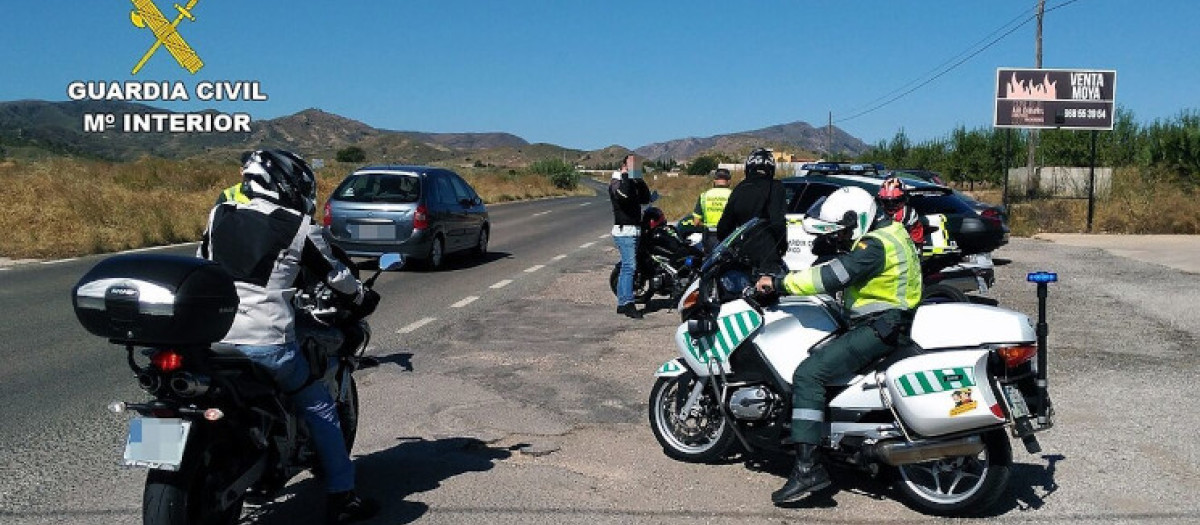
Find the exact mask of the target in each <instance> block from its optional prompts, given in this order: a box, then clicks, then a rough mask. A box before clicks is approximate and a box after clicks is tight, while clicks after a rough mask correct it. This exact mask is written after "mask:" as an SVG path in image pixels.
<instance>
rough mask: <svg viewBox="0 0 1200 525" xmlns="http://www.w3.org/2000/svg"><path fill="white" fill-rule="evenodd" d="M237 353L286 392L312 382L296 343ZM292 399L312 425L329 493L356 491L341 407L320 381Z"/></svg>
mask: <svg viewBox="0 0 1200 525" xmlns="http://www.w3.org/2000/svg"><path fill="white" fill-rule="evenodd" d="M237 349H238V351H239V352H241V353H243V354H245V355H246V357H248V358H250V360H251V361H254V362H255V363H256V364H258V365H259V366H262V367H263V368H266V369H267V370H270V371H271V379H274V380H275V384H276V385H277V386H278V387H279V388H280V389H281V390H283V391H284V392H292V391H293V390H296V389H297V388H300V386H301V385H303V384H304V382H305V381H307V380H308V362H307V361H305V360H304V356H303V355H301V354H300V347H299V345H297V344H296V342H295V341H292V342H290V343H286V344H282V345H263V346H257V345H238V346H237ZM291 397H292V403H293V404H294V405H295V407H294V409H295V410H298V411H299V412H300V414H299V415H300V417H302V418H304V421H305V423H308V432H309V434H310V435H311V436H312V440H313V446H314V447H316V449H317V458H318V459H319V460H320V461H321V471H322V472H324V473H325V490H327V491H329V492H345V491H347V490H351V489H353V488H354V464H352V463H350V455H349V454H347V453H346V442H345V440H343V439H342V427H341V425H340V424H339V422H338V413H337V403H336V402H334V400H333V398H332V397H330V396H329V390H328V389H326V388H325V385H324V384H323V383H321V382H320V381H315V382H313V383H312V384H310V385H308V386H306V387H304V389H303V390H300V391H299V392H295V393H293V394H291Z"/></svg>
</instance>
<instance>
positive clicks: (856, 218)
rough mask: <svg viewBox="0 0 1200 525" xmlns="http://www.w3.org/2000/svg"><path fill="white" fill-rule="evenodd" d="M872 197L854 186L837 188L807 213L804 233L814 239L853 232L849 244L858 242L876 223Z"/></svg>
mask: <svg viewBox="0 0 1200 525" xmlns="http://www.w3.org/2000/svg"><path fill="white" fill-rule="evenodd" d="M876 211H877V210H876V208H875V197H872V196H871V194H870V193H868V192H867V190H864V189H862V188H859V187H857V186H847V187H844V188H840V189H838V190H837V191H835V192H833V193H832V194H830V195H829V196H828V197H822V198H821V200H818V201H817V202H816V203H814V204H813V205H812V207H811V208H809V209H808V213H807V214H806V215H807V216H806V217H805V218H804V223H803V227H804V231H806V232H808V233H811V234H813V235H823V234H826V233H834V232H838V231H841V230H843V229H846V228H853V230H852V231H851V233H850V243H851V244H853V243H855V242H858V240H859V239H861V238H862V237H863V235H866V234H867V231H868V230H870V229H871V224H872V223H874V222H875V213H876Z"/></svg>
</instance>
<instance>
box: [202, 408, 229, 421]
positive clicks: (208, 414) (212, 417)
mask: <svg viewBox="0 0 1200 525" xmlns="http://www.w3.org/2000/svg"><path fill="white" fill-rule="evenodd" d="M223 417H225V413H224V412H222V411H221V409H219V408H210V409H208V410H205V411H204V419H207V420H209V421H217V420H219V419H221V418H223Z"/></svg>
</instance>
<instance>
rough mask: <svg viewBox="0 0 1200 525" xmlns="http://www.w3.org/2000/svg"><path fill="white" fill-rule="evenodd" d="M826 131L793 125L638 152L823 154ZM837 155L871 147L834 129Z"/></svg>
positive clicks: (678, 156) (683, 156)
mask: <svg viewBox="0 0 1200 525" xmlns="http://www.w3.org/2000/svg"><path fill="white" fill-rule="evenodd" d="M827 138H828V132H827V128H814V127H813V126H812V125H810V124H808V123H807V122H792V123H789V124H780V125H777V126H771V127H767V128H762V129H756V130H752V131H740V132H737V133H729V134H724V135H713V136H711V137H705V138H697V137H688V138H684V139H677V140H671V141H667V142H658V143H655V144H648V145H646V146H642V147H640V148H638V149H636V150H635V152H636V153H637V154H638V155H641V156H643V157H646V158H648V159H675V160H680V161H683V160H690V159H692V158H695V157H697V156H699V155H701V154H704V153H723V154H726V155H729V156H732V157H735V158H737V157H743V156H745V155H746V154H747V153H749V151H750V150H751V149H753V148H755V147H760V146H765V147H772V148H775V149H777V150H786V151H792V152H794V153H796V154H805V153H809V152H822V151H825V149H826V140H827ZM832 143H833V146H832V150H833V151H834V152H835V153H844V154H847V155H850V156H854V155H858V154H860V153H862V152H864V151H866V150H867V148H868V147H869V146H868V145H867V144H866V143H865V142H863V141H862V140H859V139H858V138H856V137H854V136H852V135H850V134H849V133H846V132H845V131H842V130H841V129H838V128H837V127H836V126H834V127H833V140H832Z"/></svg>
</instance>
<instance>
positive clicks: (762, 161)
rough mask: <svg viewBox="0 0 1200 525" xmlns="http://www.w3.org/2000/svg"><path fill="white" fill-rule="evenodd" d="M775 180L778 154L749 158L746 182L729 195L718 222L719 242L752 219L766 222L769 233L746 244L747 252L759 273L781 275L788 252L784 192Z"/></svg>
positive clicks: (756, 152)
mask: <svg viewBox="0 0 1200 525" xmlns="http://www.w3.org/2000/svg"><path fill="white" fill-rule="evenodd" d="M774 177H775V154H774V153H772V152H771V150H769V149H757V150H754V152H753V153H751V154H750V156H748V157H746V180H743V181H742V182H741V183H739V184H738V185H737V187H736V188H734V189H733V192H732V193H730V194H729V201H728V203H727V204H726V205H725V210H724V211H723V212H722V213H721V220H720V221H718V223H717V240H718V241H723V240H725V238H726V237H728V236H729V234H731V233H733V230H735V229H737V227H738V226H741V225H742V224H744V223H745V222H746V221H748V220H750V219H753V218H756V217H758V218H763V219H765V220H766V221H767V225H768V226H767V231H766V232H765V233H764V235H760V236H757V237H755V238H753V239H750V240H748V241H747V244H746V253H747V254H748V255H750V256H751V257H752V258H753V260H752V261H751V263H752V264H753V266H754V267H755V268H757V270H756V272H757V273H759V274H776V273H780V272H781V271H782V268H783V254H784V252H785V251H786V250H787V222H786V221H785V219H784V212H785V203H786V200H785V196H786V195H785V190H784V188H783V183H782V182H780V181H777V180H775V179H774Z"/></svg>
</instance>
